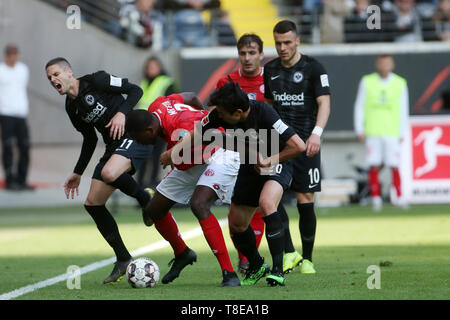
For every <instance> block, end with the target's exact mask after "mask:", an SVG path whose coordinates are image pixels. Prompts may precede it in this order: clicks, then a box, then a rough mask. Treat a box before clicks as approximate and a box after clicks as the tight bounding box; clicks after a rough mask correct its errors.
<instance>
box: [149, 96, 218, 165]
mask: <svg viewBox="0 0 450 320" xmlns="http://www.w3.org/2000/svg"><path fill="white" fill-rule="evenodd" d="M148 112H150V113H153V114H154V115H156V117H157V118H158V120H159V124H160V125H161V127H162V129H163V136H162V138H163V140H164V141H166V142H167V150H169V149H170V148H172V147H173V146H174V145H175V144H176V143H177V142H178V141H179V140H180V139H181V138H182V137H183V136H184V135H185V134H186V133H187V132H190V131H191V130H194V127H195V124H196V123H197V122H198V121H200V120H202V119H203V118H204V117H205V116H206V115H207V114H208V113H209V112H208V111H207V110H198V109H195V108H194V107H191V106H189V105H187V104H184V99H183V96H182V95H181V94H172V95H170V96H167V97H159V98H157V99H156V100H155V101H153V103H152V104H151V105H150V106H149V107H148ZM191 160H192V159H191ZM194 165H195V164H194V163H193V161H191V163H190V164H184V163H182V164H178V165H175V167H176V168H177V169H179V170H188V169H190V168H192V167H193V166H194Z"/></svg>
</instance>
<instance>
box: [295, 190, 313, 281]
mask: <svg viewBox="0 0 450 320" xmlns="http://www.w3.org/2000/svg"><path fill="white" fill-rule="evenodd" d="M296 197H297V209H298V212H299V215H300V221H299V229H300V237H301V240H302V249H303V253H302V256H303V260H302V262H301V265H300V272H301V273H304V274H313V273H316V270H315V269H314V264H313V263H312V252H313V248H314V240H315V238H316V225H317V219H316V213H315V212H314V192H308V193H300V192H299V193H297V194H296Z"/></svg>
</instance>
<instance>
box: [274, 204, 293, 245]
mask: <svg viewBox="0 0 450 320" xmlns="http://www.w3.org/2000/svg"><path fill="white" fill-rule="evenodd" d="M277 211H278V213H279V214H280V218H281V223H282V224H283V228H284V252H286V253H289V252H294V251H295V248H294V244H293V243H292V238H291V232H290V231H289V217H288V215H287V212H286V209H285V208H284V206H283V204H282V203H281V202H280V204H279V205H278V208H277Z"/></svg>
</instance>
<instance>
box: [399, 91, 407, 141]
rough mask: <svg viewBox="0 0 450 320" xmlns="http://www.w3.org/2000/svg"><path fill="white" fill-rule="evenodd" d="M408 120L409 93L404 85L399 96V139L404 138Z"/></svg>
mask: <svg viewBox="0 0 450 320" xmlns="http://www.w3.org/2000/svg"><path fill="white" fill-rule="evenodd" d="M408 118H409V93H408V85H405V88H404V89H403V92H402V95H401V96H400V132H399V138H404V137H405V133H406V129H407V127H408Z"/></svg>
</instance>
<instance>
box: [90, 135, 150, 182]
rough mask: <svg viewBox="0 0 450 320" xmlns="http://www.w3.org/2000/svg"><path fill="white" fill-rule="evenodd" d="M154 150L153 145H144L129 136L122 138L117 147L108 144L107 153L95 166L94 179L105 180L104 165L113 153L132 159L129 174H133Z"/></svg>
mask: <svg viewBox="0 0 450 320" xmlns="http://www.w3.org/2000/svg"><path fill="white" fill-rule="evenodd" d="M152 151H153V145H148V146H144V145H142V144H139V143H137V142H136V141H134V140H132V139H128V138H124V139H122V143H121V144H119V145H118V147H117V148H115V149H114V148H111V146H106V151H105V153H104V154H103V156H102V157H101V158H100V160H99V161H98V163H97V165H96V166H95V169H94V173H93V175H92V179H97V180H101V181H103V179H102V170H103V167H104V166H105V164H106V162H107V161H108V160H109V158H111V156H112V155H113V154H118V155H121V156H124V157H125V158H127V159H130V160H131V167H132V168H131V171H130V172H129V174H131V175H133V174H135V173H136V171H137V170H138V169H139V168H140V166H141V164H142V163H144V162H145V161H146V159H147V158H149V157H150V156H151V154H152Z"/></svg>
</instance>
